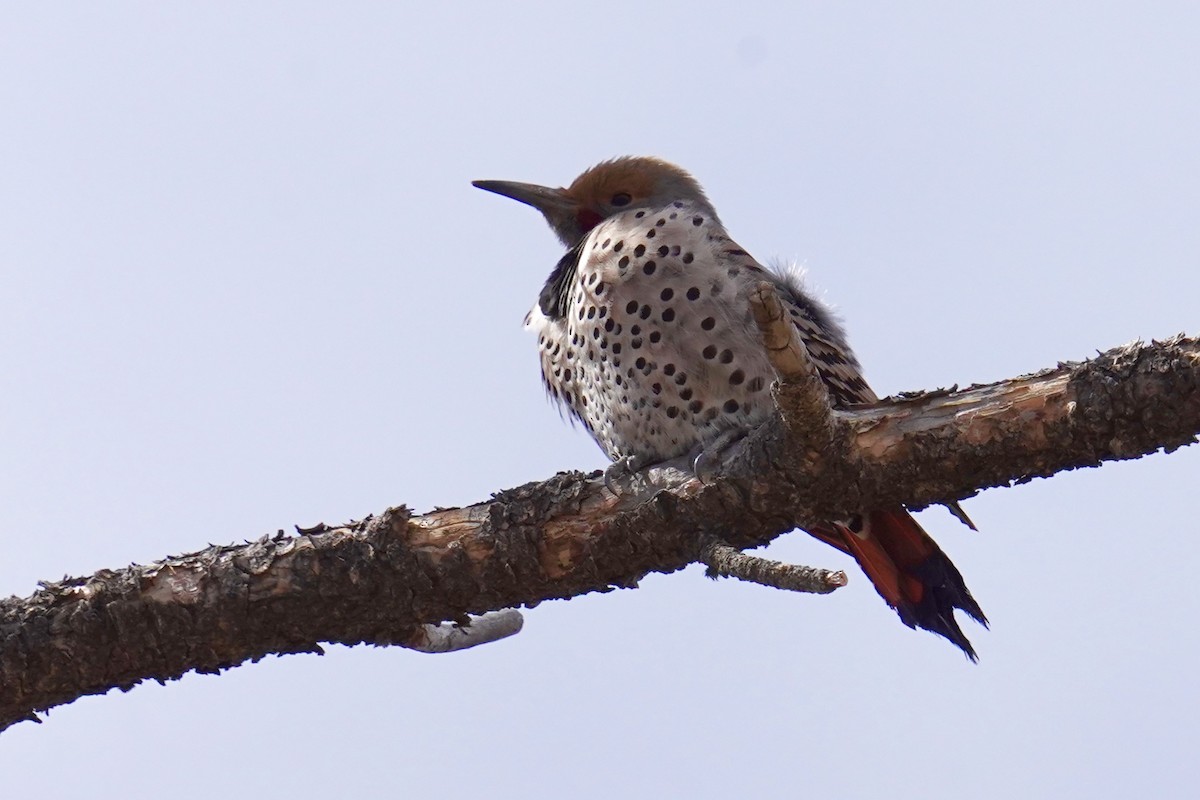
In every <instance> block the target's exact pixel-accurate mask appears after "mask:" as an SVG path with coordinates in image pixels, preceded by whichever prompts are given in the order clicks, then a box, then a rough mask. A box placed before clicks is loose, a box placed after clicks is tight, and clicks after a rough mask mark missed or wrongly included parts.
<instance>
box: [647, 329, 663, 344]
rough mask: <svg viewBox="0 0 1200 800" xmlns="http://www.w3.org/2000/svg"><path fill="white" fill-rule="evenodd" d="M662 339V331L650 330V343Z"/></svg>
mask: <svg viewBox="0 0 1200 800" xmlns="http://www.w3.org/2000/svg"><path fill="white" fill-rule="evenodd" d="M660 341H662V333H661V332H660V331H650V344H658V343H659V342H660Z"/></svg>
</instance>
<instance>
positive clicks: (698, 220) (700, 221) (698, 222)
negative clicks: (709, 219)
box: [692, 216, 704, 228]
mask: <svg viewBox="0 0 1200 800" xmlns="http://www.w3.org/2000/svg"><path fill="white" fill-rule="evenodd" d="M692 224H693V225H695V226H696V227H697V228H699V227H700V226H701V225H703V224H704V217H701V216H695V217H692Z"/></svg>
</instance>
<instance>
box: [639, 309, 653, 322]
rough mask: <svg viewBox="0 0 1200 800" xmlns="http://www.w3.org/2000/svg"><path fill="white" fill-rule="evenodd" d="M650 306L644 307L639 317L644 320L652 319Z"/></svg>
mask: <svg viewBox="0 0 1200 800" xmlns="http://www.w3.org/2000/svg"><path fill="white" fill-rule="evenodd" d="M650 314H651V311H650V306H642V310H641V311H639V312H638V316H639V317H641V318H642V319H650Z"/></svg>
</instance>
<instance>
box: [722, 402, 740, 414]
mask: <svg viewBox="0 0 1200 800" xmlns="http://www.w3.org/2000/svg"><path fill="white" fill-rule="evenodd" d="M740 407H741V406H739V405H738V401H737V400H726V401H725V405H723V406H721V410H722V411H724V412H725V413H726V414H736V413H737V410H738V409H739V408H740Z"/></svg>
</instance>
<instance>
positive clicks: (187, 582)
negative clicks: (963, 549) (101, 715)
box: [0, 337, 1200, 729]
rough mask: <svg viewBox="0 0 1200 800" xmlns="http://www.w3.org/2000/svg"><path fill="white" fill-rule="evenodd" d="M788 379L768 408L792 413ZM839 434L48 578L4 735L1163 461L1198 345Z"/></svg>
mask: <svg viewBox="0 0 1200 800" xmlns="http://www.w3.org/2000/svg"><path fill="white" fill-rule="evenodd" d="M791 383H792V381H791V380H790V379H789V380H788V381H785V382H784V384H783V385H782V386H781V387H779V388H778V389H777V392H776V396H777V398H778V402H779V404H780V406H781V409H782V414H783V416H785V417H786V416H787V415H788V412H789V408H788V403H789V402H790V401H791V400H790V398H791V395H790V392H791V389H789V388H788V387H789V385H790V384H791ZM831 418H835V419H836V420H837V427H842V426H844V429H845V430H846V432H847V433H846V435H845V436H841V435H838V436H833V437H831V438H830V439H829V440H828V445H827V447H825V448H824V449H823V450H821V451H819V452H818V451H814V450H813V449H812V442H811V441H797V439H796V438H795V435H794V433H793V432H792V431H791V430H790V428H789V426H788V425H785V424H782V423H781V421H780V420H778V419H776V420H773V421H771V422H770V423H768V424H766V425H764V426H763V427H762V428H761V429H760V430H758V431H756V432H755V433H754V434H753V435H752V436H750V437H749V438H747V439H746V441H745V442H744V443H743V444H742V445H741V447H740V448H737V449H736V450H735V451H734V453H733V455H732V456H731V457H730V459H729V460H728V461H727V463H726V464H725V466H724V468H723V469H722V470H721V474H720V477H719V478H718V479H717V480H716V481H714V482H713V483H711V484H704V483H701V482H700V481H699V480H696V479H695V478H694V477H693V476H692V475H691V474H690V470H687V469H681V468H680V466H679V465H666V466H663V467H657V468H652V469H650V470H648V471H647V472H645V473H642V474H641V475H639V476H638V479H637V480H635V481H633V486H632V488H631V489H630V490H629V491H627V492H626V493H624V494H622V495H621V496H620V497H614V496H613V495H611V494H610V493H608V492H606V491H604V490H603V487H602V481H601V480H600V479H599V478H598V477H597V475H595V474H593V475H584V474H580V473H562V474H559V475H557V476H555V477H553V478H551V479H549V480H547V481H543V482H540V483H531V484H527V485H525V486H520V487H517V488H515V489H511V490H507V491H504V492H500V493H498V494H496V495H495V496H494V497H493V498H492V499H491V500H489V501H487V502H484V503H480V504H477V505H474V506H470V507H467V508H461V509H444V510H439V511H434V512H431V513H429V514H426V515H423V516H412V515H411V514H410V513H409V512H408V510H407V509H405V508H403V507H399V508H393V509H389V510H387V511H385V512H384V513H382V514H380V515H378V516H375V517H371V518H368V519H367V520H364V521H362V522H358V523H350V524H347V525H343V526H339V527H332V528H331V527H327V526H320V527H319V528H318V529H312V530H307V531H301V532H300V533H299V534H298V535H296V536H286V535H284V534H283V533H282V532H280V533H279V534H278V535H276V536H273V537H264V538H262V539H260V540H258V541H256V542H253V543H249V544H246V545H241V546H214V547H210V548H208V549H206V550H203V551H201V552H198V553H192V554H189V555H184V556H179V557H174V558H168V559H164V560H163V561H160V562H158V563H156V564H152V565H149V566H132V567H128V568H125V569H121V570H115V571H110V570H104V571H101V572H99V573H96V574H95V575H92V576H90V577H87V578H76V579H68V580H63V581H60V582H55V583H46V584H43V585H42V587H41V589H40V590H39V591H37V592H35V593H34V594H33V595H32V596H30V597H28V598H24V599H21V598H15V597H13V598H9V599H7V600H3V601H0V729H2V728H3V727H6V726H8V725H11V724H12V723H14V722H16V721H20V720H28V719H35V718H36V716H35V714H36V712H38V711H42V710H45V709H48V708H50V707H52V706H55V705H58V704H61V703H66V702H70V701H71V700H73V699H75V698H76V697H80V696H83V695H87V694H97V693H103V692H105V691H108V690H109V689H112V688H121V689H129V688H131V687H132V686H134V685H135V684H137V683H138V682H139V681H141V680H146V679H156V680H159V681H165V680H170V679H173V678H177V677H179V676H181V675H183V674H184V673H185V672H188V671H190V670H196V671H198V672H215V671H218V670H221V669H225V668H228V667H232V666H235V665H237V664H240V663H243V662H245V661H253V660H257V659H259V658H262V657H263V656H264V655H267V654H270V653H299V652H320V644H321V643H322V642H337V643H343V644H358V643H361V642H370V643H372V644H377V645H384V644H398V643H399V644H408V645H409V646H420V645H421V643H422V640H421V637H422V636H423V635H425V634H426V633H427V632H428V629H426V628H423V627H422V626H425V625H431V624H437V623H442V622H458V623H467V622H469V618H468V615H469V614H482V613H485V612H488V611H495V610H500V609H505V608H512V607H519V606H526V607H532V606H534V605H537V604H538V603H540V602H542V601H543V600H549V599H555V598H567V597H574V596H577V595H580V594H584V593H587V592H595V591H610V590H612V589H614V588H619V587H630V586H636V585H637V582H638V581H639V580H640V579H641V578H642V577H643V576H644V575H646V574H648V573H650V572H672V571H674V570H677V569H680V568H681V567H684V566H686V565H687V564H689V563H692V562H694V561H698V560H701V559H702V557H703V555H704V554H703V552H702V550H703V549H704V548H705V546H706V544H707V543H709V542H711V541H712V539H713V538H714V537H715V538H718V539H720V540H721V541H723V542H724V543H727V544H728V545H730V546H731V547H733V548H736V549H745V548H750V547H756V546H760V545H763V544H766V543H767V542H769V541H771V540H772V539H774V538H775V537H776V536H778V535H779V534H781V533H784V532H786V531H788V530H791V529H793V528H795V527H797V526H804V525H805V524H810V523H814V522H817V521H819V520H821V519H830V518H836V515H838V514H839V513H840V512H841V511H842V510H843V509H856V508H862V507H868V506H870V505H874V504H882V503H885V502H888V503H894V502H901V503H905V504H907V505H910V506H924V505H928V504H930V503H934V502H942V501H946V500H953V499H961V498H964V497H968V496H971V495H973V494H975V493H976V492H977V491H979V490H980V489H983V488H987V487H993V486H1004V485H1008V484H1011V483H1014V482H1023V481H1027V480H1030V479H1032V478H1034V477H1038V476H1047V475H1051V474H1053V473H1055V472H1058V471H1061V470H1066V469H1075V468H1078V467H1083V466H1095V465H1097V464H1099V463H1101V462H1102V461H1107V460H1115V459H1126V458H1136V457H1138V456H1140V455H1144V454H1146V453H1151V452H1154V451H1156V450H1159V449H1165V450H1168V451H1170V450H1173V449H1175V448H1178V447H1181V446H1183V445H1185V444H1190V443H1191V442H1193V441H1194V440H1195V437H1196V434H1197V432H1200V344H1198V342H1197V340H1196V339H1190V338H1184V337H1177V338H1174V339H1171V340H1169V341H1166V342H1162V343H1152V344H1150V345H1142V344H1132V345H1128V346H1125V347H1120V348H1116V349H1114V350H1111V351H1109V352H1107V353H1103V354H1101V355H1100V356H1099V357H1097V358H1096V359H1094V360H1091V361H1088V362H1086V363H1082V364H1060V365H1059V366H1058V367H1056V368H1055V369H1052V370H1047V371H1046V372H1043V373H1040V374H1038V375H1031V376H1026V377H1023V378H1016V379H1013V380H1007V381H1001V382H999V383H995V384H990V385H986V386H977V387H972V388H969V389H966V390H963V391H937V392H930V393H924V394H918V395H913V396H910V397H904V398H900V399H892V400H888V401H883V402H881V403H880V404H878V405H876V406H872V407H869V408H863V409H858V410H852V411H837V412H834V413H832V414H831ZM709 555H710V556H711V555H712V552H711V551H710V553H709Z"/></svg>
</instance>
